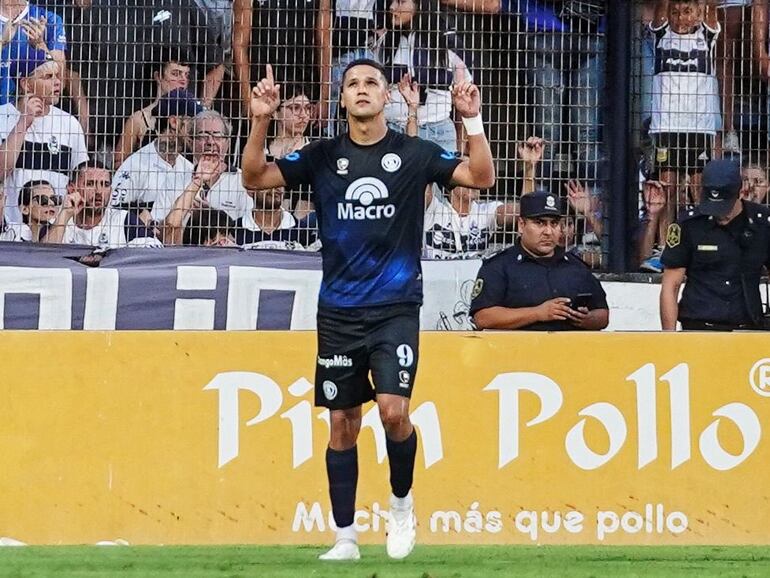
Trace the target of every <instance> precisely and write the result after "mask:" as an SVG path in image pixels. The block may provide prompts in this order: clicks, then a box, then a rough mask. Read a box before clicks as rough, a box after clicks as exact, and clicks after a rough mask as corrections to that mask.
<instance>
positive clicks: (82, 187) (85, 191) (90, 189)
mask: <svg viewBox="0 0 770 578" xmlns="http://www.w3.org/2000/svg"><path fill="white" fill-rule="evenodd" d="M75 186H76V187H77V190H78V192H79V193H80V194H81V195H82V196H83V203H84V206H85V207H86V208H88V209H101V208H104V206H105V205H106V204H107V200H108V199H109V198H110V188H111V186H112V183H111V182H110V171H108V170H107V169H99V168H94V167H91V168H87V169H85V170H83V171H81V172H80V174H79V175H78V179H77V181H76V182H75Z"/></svg>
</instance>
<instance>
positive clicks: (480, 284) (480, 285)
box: [471, 279, 484, 299]
mask: <svg viewBox="0 0 770 578" xmlns="http://www.w3.org/2000/svg"><path fill="white" fill-rule="evenodd" d="M483 289H484V279H476V282H475V283H474V284H473V291H471V299H475V298H476V297H478V296H479V295H481V292H482V291H483Z"/></svg>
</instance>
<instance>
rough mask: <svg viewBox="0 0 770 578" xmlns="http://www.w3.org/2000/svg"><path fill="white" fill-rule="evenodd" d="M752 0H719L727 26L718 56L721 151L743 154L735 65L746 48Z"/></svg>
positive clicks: (719, 46)
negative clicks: (745, 33) (745, 29)
mask: <svg viewBox="0 0 770 578" xmlns="http://www.w3.org/2000/svg"><path fill="white" fill-rule="evenodd" d="M749 5H751V0H720V1H719V2H718V4H717V5H716V8H719V9H720V10H721V11H722V14H723V22H724V27H723V30H722V35H721V38H720V40H721V42H719V43H718V45H717V49H718V53H717V59H718V61H719V62H720V63H721V66H719V67H718V68H717V77H718V78H719V84H720V85H721V87H722V110H723V111H724V125H723V128H722V132H723V134H724V136H723V137H722V147H721V148H722V151H724V152H726V153H733V154H740V152H741V141H740V139H739V138H738V133H737V132H736V131H735V124H734V122H733V116H734V112H735V68H736V64H738V65H740V64H739V63H740V57H737V56H736V55H737V54H739V53H741V52H742V50H743V46H742V45H743V23H744V21H746V20H748V19H749V18H748V16H749V15H748V11H747V10H746V7H747V6H749Z"/></svg>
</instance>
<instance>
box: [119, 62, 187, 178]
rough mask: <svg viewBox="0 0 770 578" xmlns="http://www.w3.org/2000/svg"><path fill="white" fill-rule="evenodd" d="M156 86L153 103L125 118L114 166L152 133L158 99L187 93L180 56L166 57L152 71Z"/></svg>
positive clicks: (183, 63)
mask: <svg viewBox="0 0 770 578" xmlns="http://www.w3.org/2000/svg"><path fill="white" fill-rule="evenodd" d="M153 79H154V80H155V82H156V83H157V96H156V98H155V100H154V101H153V102H152V103H150V104H148V105H147V106H145V107H142V108H140V109H139V110H137V111H136V112H134V113H133V114H132V115H131V116H129V117H128V118H127V119H126V122H125V123H124V124H123V132H122V134H121V135H120V138H119V139H118V144H117V145H116V146H115V154H114V157H113V158H114V161H113V162H114V164H115V166H116V167H119V166H120V165H122V164H123V161H125V160H126V159H127V158H128V157H129V156H131V154H132V153H133V152H134V151H135V150H136V149H137V148H139V147H140V146H142V144H147V143H142V141H143V140H144V139H145V137H146V136H147V135H148V134H152V133H153V132H154V131H155V108H156V107H157V106H158V103H159V102H160V99H161V98H163V97H164V96H165V95H166V94H168V93H169V92H171V91H172V90H177V89H181V90H187V89H188V87H189V85H190V66H189V65H188V64H187V63H185V62H184V61H183V60H182V59H181V57H179V56H172V55H171V54H168V55H167V56H166V57H165V58H163V59H162V60H161V61H160V63H159V64H158V67H157V69H156V70H155V72H153Z"/></svg>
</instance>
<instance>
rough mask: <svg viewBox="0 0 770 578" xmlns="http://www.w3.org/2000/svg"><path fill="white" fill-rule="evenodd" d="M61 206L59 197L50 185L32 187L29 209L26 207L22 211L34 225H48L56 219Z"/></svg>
mask: <svg viewBox="0 0 770 578" xmlns="http://www.w3.org/2000/svg"><path fill="white" fill-rule="evenodd" d="M60 204H61V203H60V199H59V197H58V196H57V195H56V193H55V192H54V190H53V188H52V187H51V186H50V185H37V186H35V187H32V195H31V202H30V204H29V207H28V208H27V207H24V208H23V209H22V211H23V212H25V213H26V214H28V215H29V220H30V221H31V222H33V223H48V222H50V221H53V220H54V219H55V218H56V214H57V213H58V212H59V206H60Z"/></svg>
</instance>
